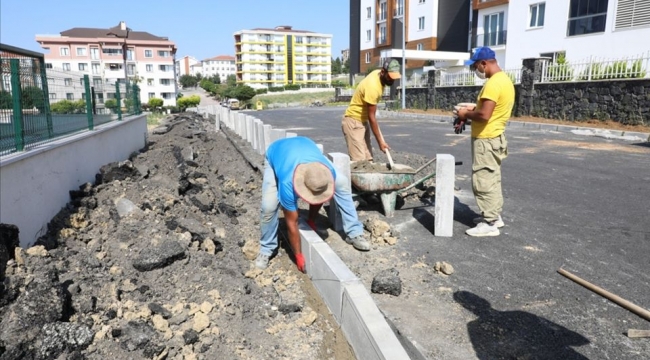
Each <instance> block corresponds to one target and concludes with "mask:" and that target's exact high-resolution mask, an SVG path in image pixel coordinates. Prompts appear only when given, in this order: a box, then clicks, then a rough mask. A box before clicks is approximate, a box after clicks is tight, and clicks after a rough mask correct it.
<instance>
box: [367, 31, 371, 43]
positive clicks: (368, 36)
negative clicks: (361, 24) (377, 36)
mask: <svg viewBox="0 0 650 360" xmlns="http://www.w3.org/2000/svg"><path fill="white" fill-rule="evenodd" d="M370 40H372V31H371V30H366V41H370Z"/></svg>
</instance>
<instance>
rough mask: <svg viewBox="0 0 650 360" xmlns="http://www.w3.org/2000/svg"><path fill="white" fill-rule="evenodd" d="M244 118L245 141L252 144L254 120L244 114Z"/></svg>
mask: <svg viewBox="0 0 650 360" xmlns="http://www.w3.org/2000/svg"><path fill="white" fill-rule="evenodd" d="M244 118H245V119H246V141H248V143H249V144H252V142H253V132H254V130H253V126H254V124H255V121H253V117H252V116H245V115H244Z"/></svg>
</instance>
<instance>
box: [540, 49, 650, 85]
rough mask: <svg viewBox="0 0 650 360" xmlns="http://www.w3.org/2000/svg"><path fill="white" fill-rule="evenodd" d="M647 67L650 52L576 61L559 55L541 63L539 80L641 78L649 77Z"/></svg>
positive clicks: (546, 81)
mask: <svg viewBox="0 0 650 360" xmlns="http://www.w3.org/2000/svg"><path fill="white" fill-rule="evenodd" d="M649 69H650V52H649V53H647V54H643V55H640V56H636V57H626V58H619V59H601V58H595V57H591V58H589V59H586V60H582V61H579V62H576V63H571V62H569V61H567V60H565V58H563V57H560V58H558V59H556V60H555V61H551V60H548V61H546V62H545V63H544V64H543V66H542V76H541V79H540V82H541V83H550V82H563V81H564V82H569V81H596V80H629V79H642V78H648V77H650V72H648V70H649Z"/></svg>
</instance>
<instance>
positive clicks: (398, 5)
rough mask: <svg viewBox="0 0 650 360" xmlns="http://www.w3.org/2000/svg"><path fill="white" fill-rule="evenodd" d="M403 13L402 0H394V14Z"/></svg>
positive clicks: (400, 14)
mask: <svg viewBox="0 0 650 360" xmlns="http://www.w3.org/2000/svg"><path fill="white" fill-rule="evenodd" d="M402 15H404V0H395V16H402Z"/></svg>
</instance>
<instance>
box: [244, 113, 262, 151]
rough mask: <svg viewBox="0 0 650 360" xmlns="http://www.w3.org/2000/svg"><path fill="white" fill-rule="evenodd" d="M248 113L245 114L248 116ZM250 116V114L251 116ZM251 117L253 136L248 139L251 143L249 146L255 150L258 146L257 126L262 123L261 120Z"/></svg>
mask: <svg viewBox="0 0 650 360" xmlns="http://www.w3.org/2000/svg"><path fill="white" fill-rule="evenodd" d="M248 116H250V115H247V116H246V117H248ZM251 117H252V116H251ZM252 118H253V137H252V138H250V139H249V140H248V141H249V142H250V143H251V147H252V148H253V150H257V149H258V147H259V138H260V137H259V126H260V124H261V123H262V120H260V119H256V118H254V117H252Z"/></svg>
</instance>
